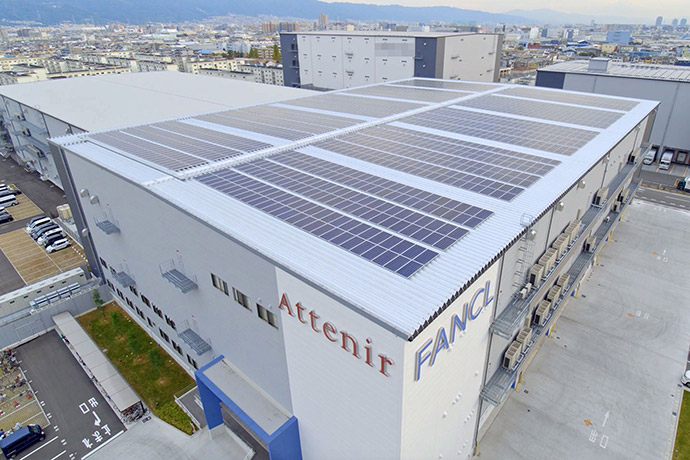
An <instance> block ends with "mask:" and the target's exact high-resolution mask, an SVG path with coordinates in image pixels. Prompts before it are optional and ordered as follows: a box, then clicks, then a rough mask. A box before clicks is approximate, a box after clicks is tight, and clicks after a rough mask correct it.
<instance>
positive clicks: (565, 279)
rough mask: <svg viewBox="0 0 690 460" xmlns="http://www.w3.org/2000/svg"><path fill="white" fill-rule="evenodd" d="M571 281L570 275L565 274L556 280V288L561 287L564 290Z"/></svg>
mask: <svg viewBox="0 0 690 460" xmlns="http://www.w3.org/2000/svg"><path fill="white" fill-rule="evenodd" d="M569 281H570V275H569V274H567V273H563V274H562V275H561V276H559V277H558V280H556V286H560V287H562V288H565V287H566V286H567V285H568V282H569Z"/></svg>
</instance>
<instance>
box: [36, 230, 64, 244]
mask: <svg viewBox="0 0 690 460" xmlns="http://www.w3.org/2000/svg"><path fill="white" fill-rule="evenodd" d="M54 237H61V238H64V237H65V235H64V234H63V233H62V229H61V228H60V227H58V228H51V229H50V230H48V231H45V232H43V235H41V236H39V237H38V239H36V242H37V243H38V244H44V243H45V242H46V241H48V240H49V239H51V238H54Z"/></svg>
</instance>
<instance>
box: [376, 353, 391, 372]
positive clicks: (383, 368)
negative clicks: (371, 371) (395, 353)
mask: <svg viewBox="0 0 690 460" xmlns="http://www.w3.org/2000/svg"><path fill="white" fill-rule="evenodd" d="M379 358H381V370H380V371H379V372H380V373H382V374H383V375H385V376H386V377H389V376H390V374H388V369H386V365H387V364H390V365H391V366H392V365H393V360H392V359H390V358H388V357H386V355H379Z"/></svg>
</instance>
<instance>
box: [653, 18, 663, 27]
mask: <svg viewBox="0 0 690 460" xmlns="http://www.w3.org/2000/svg"><path fill="white" fill-rule="evenodd" d="M663 22H664V17H663V16H657V18H656V24H654V25H655V26H656V27H657V28H659V27H661V24H662V23H663Z"/></svg>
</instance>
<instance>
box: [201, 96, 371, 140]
mask: <svg viewBox="0 0 690 460" xmlns="http://www.w3.org/2000/svg"><path fill="white" fill-rule="evenodd" d="M316 99H318V98H316ZM195 118H196V119H198V120H202V121H208V122H211V123H216V124H219V125H224V126H229V127H231V128H237V129H242V130H246V131H253V132H256V133H260V134H265V135H267V136H273V137H278V138H282V139H288V140H293V141H294V140H299V139H304V138H307V137H311V136H313V135H316V134H323V133H326V132H328V131H333V130H336V129H341V128H345V127H348V126H352V125H355V124H357V123H358V122H357V121H356V120H352V119H350V118H343V117H338V116H331V115H323V114H314V113H309V112H306V111H303V110H293V109H286V108H283V107H275V106H258V107H249V108H245V109H236V110H228V111H225V112H218V113H212V114H209V115H201V116H198V117H195Z"/></svg>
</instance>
